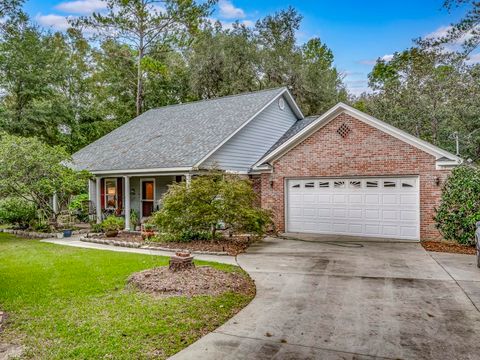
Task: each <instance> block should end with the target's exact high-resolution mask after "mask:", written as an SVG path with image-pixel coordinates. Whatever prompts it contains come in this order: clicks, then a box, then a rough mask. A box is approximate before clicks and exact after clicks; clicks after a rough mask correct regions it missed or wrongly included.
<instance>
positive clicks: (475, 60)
mask: <svg viewBox="0 0 480 360" xmlns="http://www.w3.org/2000/svg"><path fill="white" fill-rule="evenodd" d="M466 62H467V64H470V65H472V64H479V63H480V53H477V54H472V55H470V56H469V58H468V60H467V61H466Z"/></svg>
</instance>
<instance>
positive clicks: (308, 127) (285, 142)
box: [253, 103, 462, 170]
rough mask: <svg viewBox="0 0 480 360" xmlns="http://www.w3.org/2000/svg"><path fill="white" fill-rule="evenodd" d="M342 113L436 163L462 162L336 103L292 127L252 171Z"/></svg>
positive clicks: (381, 122)
mask: <svg viewBox="0 0 480 360" xmlns="http://www.w3.org/2000/svg"><path fill="white" fill-rule="evenodd" d="M344 112H345V113H347V114H349V115H351V116H353V117H354V118H356V119H358V120H360V121H363V122H364V123H366V124H368V125H370V126H373V127H375V128H377V129H378V130H381V131H383V132H385V133H387V134H389V135H391V136H393V137H395V138H397V139H400V140H402V141H404V142H405V143H407V144H410V145H412V146H414V147H416V148H418V149H420V150H422V151H424V152H426V153H429V154H431V155H433V156H435V158H436V159H437V162H439V163H441V165H446V164H447V163H448V164H450V165H451V164H452V163H453V164H460V163H461V162H462V159H461V158H460V157H458V156H456V155H453V154H452V153H450V152H448V151H446V150H443V149H441V148H439V147H437V146H435V145H432V144H430V143H428V142H426V141H424V140H421V139H419V138H417V137H415V136H413V135H410V134H408V133H407V132H405V131H403V130H400V129H398V128H396V127H394V126H392V125H389V124H387V123H385V122H383V121H381V120H379V119H377V118H374V117H373V116H370V115H368V114H365V113H364V112H362V111H359V110H357V109H355V108H353V107H351V106H349V105H346V104H344V103H338V104H337V105H335V106H334V107H333V108H331V109H330V110H328V111H327V112H326V113H324V114H323V115H321V116H319V117H318V118H316V120H313V121H311V120H310V121H308V122H307V123H306V124H305V125H303V126H298V128H300V130H299V131H298V129H293V127H292V131H291V136H290V137H289V138H287V139H285V138H283V139H281V140H282V142H281V143H280V144H279V145H278V144H276V145H277V146H275V145H274V146H273V147H272V148H271V149H270V150H269V151H268V152H267V153H266V154H265V156H264V157H263V158H262V159H260V160H259V161H258V162H257V164H255V166H254V168H253V169H254V170H255V169H260V168H261V167H262V165H264V164H266V163H268V162H270V161H272V160H275V159H277V158H279V157H280V156H282V155H283V154H284V153H286V152H287V151H289V150H290V149H291V148H293V147H294V146H295V145H297V144H298V143H300V142H301V141H302V140H304V139H305V138H307V137H308V136H310V135H311V134H313V133H314V132H315V131H317V130H319V129H320V128H322V127H323V126H325V125H326V124H328V123H329V122H330V121H331V120H333V119H334V118H336V117H337V116H338V115H340V114H341V113H344ZM307 119H311V118H306V119H304V120H303V122H304V121H306V120H307ZM295 130H297V131H295ZM289 131H290V130H289ZM287 134H288V132H287ZM287 134H286V135H287ZM445 159H446V161H445Z"/></svg>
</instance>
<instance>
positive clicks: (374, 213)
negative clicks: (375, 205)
mask: <svg viewBox="0 0 480 360" xmlns="http://www.w3.org/2000/svg"><path fill="white" fill-rule="evenodd" d="M378 219H380V210H378V209H365V220H378Z"/></svg>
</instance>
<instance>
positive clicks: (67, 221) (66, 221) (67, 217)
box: [57, 212, 74, 238]
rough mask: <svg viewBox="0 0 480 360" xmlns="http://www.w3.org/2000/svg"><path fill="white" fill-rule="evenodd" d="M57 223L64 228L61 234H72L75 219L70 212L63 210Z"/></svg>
mask: <svg viewBox="0 0 480 360" xmlns="http://www.w3.org/2000/svg"><path fill="white" fill-rule="evenodd" d="M57 223H58V226H59V228H60V229H61V230H62V233H61V234H62V235H63V237H64V238H68V237H70V236H72V232H73V225H74V221H73V217H72V215H71V214H70V213H69V212H62V213H61V214H60V215H58V217H57ZM57 236H58V235H57Z"/></svg>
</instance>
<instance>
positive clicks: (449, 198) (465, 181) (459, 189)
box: [435, 166, 480, 244]
mask: <svg viewBox="0 0 480 360" xmlns="http://www.w3.org/2000/svg"><path fill="white" fill-rule="evenodd" d="M435 220H436V222H437V228H438V229H439V230H440V232H441V233H442V235H443V236H444V237H445V239H447V240H455V241H457V242H458V243H460V244H473V243H474V242H475V223H476V222H477V221H479V220H480V169H478V168H475V167H471V166H459V167H457V168H455V169H454V170H453V171H452V173H451V175H450V176H449V177H448V179H447V181H446V182H445V185H444V186H443V193H442V200H441V203H440V207H439V208H438V210H437V214H436V216H435Z"/></svg>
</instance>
